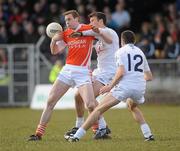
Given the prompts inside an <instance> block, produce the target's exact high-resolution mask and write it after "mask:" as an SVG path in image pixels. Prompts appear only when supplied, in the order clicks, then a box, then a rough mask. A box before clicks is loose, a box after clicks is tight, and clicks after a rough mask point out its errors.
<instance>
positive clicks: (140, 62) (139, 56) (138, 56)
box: [127, 53, 143, 72]
mask: <svg viewBox="0 0 180 151" xmlns="http://www.w3.org/2000/svg"><path fill="white" fill-rule="evenodd" d="M127 56H128V71H132V70H134V71H137V72H143V69H140V65H141V64H142V63H143V57H142V56H141V55H134V56H133V58H131V55H130V54H129V53H128V54H127ZM134 60H135V61H136V60H137V63H136V64H135V65H134V69H132V64H131V62H132V61H134Z"/></svg>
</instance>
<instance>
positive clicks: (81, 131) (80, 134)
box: [74, 127, 86, 139]
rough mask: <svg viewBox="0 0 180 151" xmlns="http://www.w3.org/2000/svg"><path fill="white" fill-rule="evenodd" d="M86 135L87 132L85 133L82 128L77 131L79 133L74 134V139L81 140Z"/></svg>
mask: <svg viewBox="0 0 180 151" xmlns="http://www.w3.org/2000/svg"><path fill="white" fill-rule="evenodd" d="M85 134H86V131H85V130H84V129H83V128H82V127H80V128H79V129H78V130H77V132H76V133H75V134H74V137H75V138H78V139H80V138H81V137H83V136H84V135H85Z"/></svg>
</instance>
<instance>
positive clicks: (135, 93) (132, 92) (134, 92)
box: [111, 86, 145, 104]
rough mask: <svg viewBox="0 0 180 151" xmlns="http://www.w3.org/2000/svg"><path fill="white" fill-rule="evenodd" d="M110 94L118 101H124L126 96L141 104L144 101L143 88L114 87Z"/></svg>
mask: <svg viewBox="0 0 180 151" xmlns="http://www.w3.org/2000/svg"><path fill="white" fill-rule="evenodd" d="M111 93H112V96H113V97H114V98H116V99H117V100H119V101H124V102H126V100H127V99H128V98H131V99H133V101H135V103H137V104H142V103H144V101H145V100H144V93H145V91H144V90H142V91H141V90H138V89H129V88H122V87H118V86H116V87H114V88H113V89H112V90H111Z"/></svg>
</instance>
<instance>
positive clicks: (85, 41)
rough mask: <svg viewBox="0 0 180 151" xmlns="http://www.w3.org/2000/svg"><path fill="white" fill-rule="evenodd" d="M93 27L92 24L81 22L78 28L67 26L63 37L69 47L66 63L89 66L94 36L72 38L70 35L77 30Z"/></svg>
mask: <svg viewBox="0 0 180 151" xmlns="http://www.w3.org/2000/svg"><path fill="white" fill-rule="evenodd" d="M91 28H92V27H91V26H90V25H85V24H80V25H79V27H77V29H76V30H73V29H70V28H67V29H66V30H65V31H64V32H63V39H64V41H65V42H66V43H67V47H68V54H67V58H66V64H70V65H76V66H89V64H90V59H91V54H92V46H93V40H94V37H93V36H83V37H77V38H71V37H69V36H70V35H71V34H72V33H73V32H75V31H78V32H82V31H85V30H89V29H91Z"/></svg>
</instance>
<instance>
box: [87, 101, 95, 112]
mask: <svg viewBox="0 0 180 151" xmlns="http://www.w3.org/2000/svg"><path fill="white" fill-rule="evenodd" d="M86 107H87V109H88V111H90V112H92V111H93V110H94V109H95V107H96V104H95V103H94V102H89V103H87V104H86Z"/></svg>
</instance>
